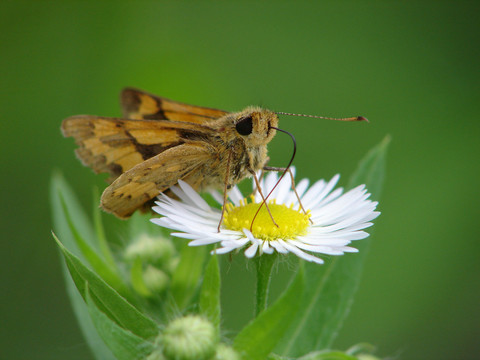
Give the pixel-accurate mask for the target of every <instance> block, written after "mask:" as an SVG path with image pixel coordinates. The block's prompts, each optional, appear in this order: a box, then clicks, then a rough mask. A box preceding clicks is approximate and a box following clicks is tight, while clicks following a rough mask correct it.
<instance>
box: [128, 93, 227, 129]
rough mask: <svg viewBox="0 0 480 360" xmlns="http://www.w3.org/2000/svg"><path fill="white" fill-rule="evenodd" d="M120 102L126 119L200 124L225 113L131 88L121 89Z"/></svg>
mask: <svg viewBox="0 0 480 360" xmlns="http://www.w3.org/2000/svg"><path fill="white" fill-rule="evenodd" d="M120 103H121V106H122V111H123V116H124V117H126V118H128V119H150V120H173V121H185V122H193V123H197V124H202V123H205V122H206V121H210V120H212V119H218V118H220V117H222V116H224V115H225V114H227V112H226V111H223V110H217V109H211V108H206V107H201V106H194V105H189V104H184V103H181V102H178V101H173V100H170V99H167V98H164V97H160V96H156V95H153V94H150V93H147V92H145V91H142V90H137V89H133V88H125V89H123V91H122V93H121V95H120Z"/></svg>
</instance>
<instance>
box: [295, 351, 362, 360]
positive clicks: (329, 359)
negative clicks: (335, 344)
mask: <svg viewBox="0 0 480 360" xmlns="http://www.w3.org/2000/svg"><path fill="white" fill-rule="evenodd" d="M298 360H358V359H357V358H356V357H355V356H351V355H348V354H345V353H344V352H341V351H335V350H334V351H332V350H325V351H317V352H314V353H310V354H307V355H305V356H302V357H301V358H299V359H298Z"/></svg>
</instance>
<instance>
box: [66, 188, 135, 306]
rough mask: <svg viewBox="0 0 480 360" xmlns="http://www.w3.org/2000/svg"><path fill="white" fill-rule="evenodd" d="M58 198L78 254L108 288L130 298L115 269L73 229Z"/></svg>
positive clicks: (69, 217) (70, 220) (67, 212)
mask: <svg viewBox="0 0 480 360" xmlns="http://www.w3.org/2000/svg"><path fill="white" fill-rule="evenodd" d="M60 198H61V201H62V205H63V213H64V214H65V219H66V220H67V223H68V225H69V227H70V231H71V233H72V235H73V238H74V240H75V243H76V245H77V246H78V248H79V249H80V252H81V253H82V255H83V256H84V258H85V259H86V260H87V261H88V262H89V263H90V265H91V266H92V268H93V270H95V272H96V273H97V274H98V275H99V276H100V277H101V278H102V279H104V280H105V281H106V282H107V283H108V284H109V285H110V286H112V287H113V288H114V289H115V290H117V291H118V292H119V293H120V294H122V296H124V297H131V294H130V290H129V289H128V287H127V286H126V284H125V283H124V282H123V280H122V278H121V277H120V276H119V275H118V273H117V271H116V270H117V268H116V267H113V268H112V267H110V266H109V264H107V263H106V262H105V261H104V260H103V259H102V258H101V257H100V256H99V255H98V254H97V252H96V251H95V250H94V248H93V247H91V246H90V245H89V243H88V242H87V241H86V240H85V239H84V238H83V237H82V236H81V235H80V232H79V231H78V230H77V228H76V227H75V224H74V222H73V219H72V218H71V216H70V212H69V210H68V208H67V205H66V204H65V202H64V201H63V197H62V194H60Z"/></svg>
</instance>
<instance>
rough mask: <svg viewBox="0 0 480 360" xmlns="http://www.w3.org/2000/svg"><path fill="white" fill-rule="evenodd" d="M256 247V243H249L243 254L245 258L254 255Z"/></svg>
mask: <svg viewBox="0 0 480 360" xmlns="http://www.w3.org/2000/svg"><path fill="white" fill-rule="evenodd" d="M257 249H258V243H253V244H252V245H250V247H249V248H248V249H247V250H245V256H246V257H247V258H249V259H250V258H252V257H254V256H255V254H256V253H257Z"/></svg>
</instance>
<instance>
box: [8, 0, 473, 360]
mask: <svg viewBox="0 0 480 360" xmlns="http://www.w3.org/2000/svg"><path fill="white" fill-rule="evenodd" d="M478 4H479V3H478V2H471V1H456V2H453V1H451V2H444V1H430V2H422V1H416V2H395V1H338V2H335V1H317V2H303V1H295V2H294V1H291V2H286V1H263V2H254V1H243V2H240V1H231V2H222V1H215V2H213V1H208V2H193V1H192V2H161V1H155V2H153V1H152V2H146V1H116V2H114V1H112V2H109V1H92V2H88V1H78V2H70V1H29V2H28V1H6V0H3V1H2V2H1V4H0V19H1V22H0V41H1V42H0V52H1V55H0V72H1V88H2V96H1V97H0V112H1V115H0V116H1V121H0V136H1V141H0V147H1V148H0V149H1V152H0V160H1V167H2V176H1V180H0V181H1V186H0V189H1V194H2V204H1V207H0V211H1V216H0V222H1V229H2V240H1V250H0V251H1V252H0V254H1V262H0V266H1V268H0V271H1V290H0V291H1V299H2V304H1V308H0V312H1V313H0V323H1V325H0V331H1V334H0V358H1V359H65V358H67V359H89V358H91V355H90V353H89V351H88V348H87V346H86V343H85V341H84V340H83V338H82V336H81V334H80V332H79V329H78V327H77V324H76V321H75V319H74V316H73V314H72V311H71V309H70V305H69V303H68V299H67V296H66V293H65V289H64V283H63V279H62V274H61V267H60V258H59V254H58V251H57V249H56V247H55V245H54V241H53V240H52V237H51V235H50V231H51V228H52V225H51V219H50V216H49V211H50V210H49V203H48V187H49V180H50V176H51V174H52V171H53V169H60V170H61V171H62V172H63V173H64V175H65V177H66V178H67V180H68V181H69V182H70V183H71V184H72V186H73V187H74V189H75V191H76V192H77V193H78V194H79V196H80V197H81V198H82V202H83V204H84V205H85V206H86V207H91V206H92V202H91V198H92V196H91V194H92V186H93V184H97V185H99V186H100V188H101V189H103V187H104V183H103V181H102V179H101V178H100V177H99V176H96V175H94V174H93V173H92V172H91V171H90V170H89V169H87V168H84V167H82V166H81V164H80V163H79V162H78V161H77V160H76V159H75V157H74V155H73V149H74V145H73V141H72V140H71V139H64V138H62V136H61V134H60V130H59V127H60V122H61V120H62V119H63V118H65V117H67V116H70V115H75V114H97V115H105V116H118V115H120V110H119V106H118V93H119V91H120V90H121V88H122V87H124V86H135V87H139V88H142V89H145V90H148V91H150V92H153V93H157V94H159V95H162V96H166V97H170V98H172V99H176V100H179V101H184V102H189V103H192V104H198V105H204V106H210V107H216V108H221V109H225V110H231V111H233V110H240V109H242V108H243V107H245V106H247V105H251V104H257V105H262V106H265V107H269V108H271V109H274V110H277V111H287V112H300V113H306V114H319V115H326V116H352V115H364V116H366V117H368V118H369V119H370V123H369V124H366V123H355V124H351V123H350V124H346V123H339V122H329V121H324V120H315V119H306V118H296V117H287V116H282V117H281V120H280V126H281V127H282V128H283V129H286V130H288V131H290V132H292V133H294V134H295V136H296V138H297V143H298V153H297V158H296V159H295V165H296V166H297V168H298V172H297V173H298V175H297V178H301V177H309V178H312V179H318V178H320V177H326V178H329V177H331V176H332V175H334V174H335V173H337V172H339V173H341V174H342V176H343V177H342V180H341V182H342V185H345V184H346V182H347V179H348V177H349V176H350V174H351V173H352V171H353V170H354V168H355V166H356V164H357V162H358V160H359V159H360V158H361V157H362V156H363V155H364V154H365V153H366V152H367V151H368V150H369V149H370V148H371V147H373V146H374V145H375V144H377V143H378V142H380V141H381V140H382V139H383V138H384V136H385V135H387V134H390V135H391V136H392V143H391V147H390V153H389V157H388V167H387V170H388V171H387V181H386V184H385V187H384V192H383V196H382V199H381V204H380V210H381V211H382V216H381V217H380V218H379V219H378V221H377V223H376V225H375V237H374V242H373V243H372V247H371V251H370V254H369V257H368V261H367V265H366V268H365V271H364V276H363V281H362V284H361V287H360V290H359V292H358V296H357V297H356V301H355V303H354V305H353V308H352V311H351V314H350V317H349V318H348V320H347V322H346V323H345V327H344V329H343V330H342V332H341V333H340V335H339V337H338V341H337V344H336V345H337V348H340V349H345V348H347V347H348V346H350V345H352V344H354V343H357V342H360V341H367V342H370V343H373V344H375V345H377V346H378V354H379V355H381V356H389V357H394V358H401V359H474V358H478V354H479V353H480V346H479V341H478V339H479V336H480V328H479V327H480V326H479V324H480V316H479V304H480V283H479V279H480V277H479V275H480V269H479V268H480V266H479V264H480V262H479V260H478V251H479V249H480V246H479V236H478V225H477V224H478V219H479V215H480V211H479V203H478V201H479V199H480V197H479V192H480V191H479V186H478V176H479V175H480V173H479V170H480V169H479V161H478V159H479V156H478V154H479V150H480V146H479V135H480V131H479V130H480V122H479V120H478V115H479V106H478V105H479V95H480V92H479V90H480V89H479V84H480V71H479V64H480V62H479V60H480V56H479V55H480V47H479V43H480V41H479V40H480V39H479V32H480V27H479V21H478V13H479V10H480V6H478ZM269 148H270V155H271V159H272V160H271V164H272V165H276V166H282V165H285V164H286V163H287V162H288V159H289V157H290V152H291V150H290V149H291V143H290V140H289V139H288V138H286V137H285V136H282V135H281V134H279V135H277V137H276V138H275V139H274V140H273V142H272V143H271V145H270V147H269ZM347 256H354V255H347ZM242 267H243V260H241V259H238V258H235V259H234V261H233V263H231V264H230V265H228V263H227V266H225V268H226V271H225V278H224V280H225V281H224V292H225V296H226V297H225V298H224V302H225V304H226V309H225V311H226V312H230V315H229V316H227V317H226V318H225V320H224V323H225V327H226V328H227V329H229V330H230V331H231V332H234V331H235V330H236V329H238V328H239V327H240V326H241V325H242V324H243V323H244V322H245V321H246V319H247V318H248V317H250V315H251V313H250V309H249V308H248V306H246V307H245V306H243V305H244V304H243V303H246V302H249V301H250V294H248V295H247V293H249V292H250V291H251V289H252V287H253V276H252V269H251V268H252V267H251V266H250V268H249V272H248V276H247V277H245V276H244V275H242V273H241V270H242ZM234 301H237V302H236V303H233V304H232V302H234ZM228 304H230V305H228Z"/></svg>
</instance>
